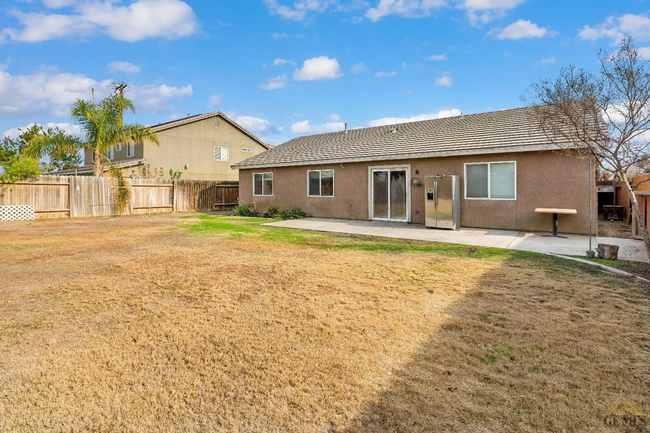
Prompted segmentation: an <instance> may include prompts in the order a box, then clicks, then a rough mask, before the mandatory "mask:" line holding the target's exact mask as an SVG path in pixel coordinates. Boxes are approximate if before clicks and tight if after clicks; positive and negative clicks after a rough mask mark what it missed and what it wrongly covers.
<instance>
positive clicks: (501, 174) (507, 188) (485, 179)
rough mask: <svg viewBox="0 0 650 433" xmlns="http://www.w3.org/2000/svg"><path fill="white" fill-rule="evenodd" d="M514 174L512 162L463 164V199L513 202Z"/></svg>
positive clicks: (514, 166) (514, 193)
mask: <svg viewBox="0 0 650 433" xmlns="http://www.w3.org/2000/svg"><path fill="white" fill-rule="evenodd" d="M516 174H517V167H516V164H515V163H514V162H489V163H484V164H465V198H469V199H472V198H477V199H489V200H514V199H515V198H516V196H517V194H516V185H517V181H516V177H517V176H516Z"/></svg>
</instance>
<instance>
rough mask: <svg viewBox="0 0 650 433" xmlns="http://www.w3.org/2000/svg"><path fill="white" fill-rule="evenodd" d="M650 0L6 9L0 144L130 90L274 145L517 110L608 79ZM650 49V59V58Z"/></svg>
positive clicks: (151, 109)
mask: <svg viewBox="0 0 650 433" xmlns="http://www.w3.org/2000/svg"><path fill="white" fill-rule="evenodd" d="M649 11H650V3H648V1H647V0H628V1H625V2H623V1H600V0H590V1H582V0H571V1H566V0H564V1H555V0H366V1H364V0H294V1H287V0H239V1H227V0H214V1H202V2H199V1H189V0H187V1H185V2H183V1H181V0H138V1H132V0H124V1H101V0H93V1H89V0H4V1H3V2H2V4H1V6H0V133H2V132H3V131H6V133H7V134H13V133H15V131H16V130H15V128H17V127H24V126H26V125H28V124H30V123H39V124H48V123H55V124H60V125H61V126H62V127H64V128H67V129H69V130H71V131H73V132H74V131H75V127H74V126H72V125H70V123H71V119H70V118H69V116H68V114H67V113H68V110H69V106H70V105H71V103H72V102H74V100H75V99H77V98H85V99H90V98H91V89H93V88H94V89H95V92H96V95H97V97H98V98H99V97H102V96H103V95H106V94H107V92H108V89H107V84H108V83H110V81H111V80H119V81H125V82H128V83H129V84H131V86H132V88H131V91H130V93H129V97H131V98H132V99H133V100H134V102H135V103H136V108H138V112H137V113H136V114H135V115H131V116H130V117H129V120H131V121H137V122H140V123H145V124H156V123H160V122H165V121H168V120H170V119H174V118H178V117H184V116H186V115H187V114H188V113H191V114H198V113H204V112H208V111H214V110H221V111H223V112H225V113H226V114H229V115H230V116H232V117H233V118H234V119H235V120H237V121H238V122H240V123H241V124H242V125H243V126H245V127H247V128H249V129H250V130H251V131H252V132H253V133H255V134H257V135H259V136H260V137H261V138H263V139H264V140H266V141H268V142H269V143H272V144H279V143H282V142H284V141H286V140H288V139H290V138H293V137H295V136H297V135H304V134H310V133H318V132H326V131H332V130H340V129H342V127H343V122H348V123H349V125H350V127H351V128H357V127H363V126H369V125H378V124H385V123H394V122H400V121H404V120H407V119H424V118H434V117H438V116H445V115H455V114H459V113H460V112H462V113H465V114H468V113H476V112H481V111H488V110H499V109H504V108H513V107H518V106H520V105H521V103H520V101H519V97H520V96H521V95H522V94H523V93H524V92H525V90H526V88H527V87H528V86H529V85H530V84H531V83H533V82H535V81H537V80H538V79H539V78H541V77H547V76H553V75H555V74H557V72H558V70H559V68H560V67H562V66H566V65H569V64H576V65H579V66H584V67H587V68H595V67H597V58H596V52H597V50H598V48H606V49H608V50H614V49H615V48H616V43H617V42H618V41H619V40H620V38H622V37H624V36H627V35H631V36H632V37H633V38H634V40H635V43H636V45H637V47H639V48H641V49H642V53H646V54H647V55H650V18H648V12H649ZM646 47H647V48H646Z"/></svg>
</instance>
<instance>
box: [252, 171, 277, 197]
mask: <svg viewBox="0 0 650 433" xmlns="http://www.w3.org/2000/svg"><path fill="white" fill-rule="evenodd" d="M258 174H259V175H261V176H262V194H255V175H258ZM265 174H270V175H271V194H264V175H265ZM273 194H275V179H274V178H273V172H272V171H263V172H260V173H253V197H273Z"/></svg>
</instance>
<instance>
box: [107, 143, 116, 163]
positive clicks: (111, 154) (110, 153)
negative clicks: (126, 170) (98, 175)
mask: <svg viewBox="0 0 650 433" xmlns="http://www.w3.org/2000/svg"><path fill="white" fill-rule="evenodd" d="M107 153H108V155H107V156H108V159H110V160H111V161H112V160H113V159H115V148H114V147H113V146H111V147H109V148H108V152H107Z"/></svg>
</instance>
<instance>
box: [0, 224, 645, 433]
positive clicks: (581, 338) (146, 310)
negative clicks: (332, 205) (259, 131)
mask: <svg viewBox="0 0 650 433" xmlns="http://www.w3.org/2000/svg"><path fill="white" fill-rule="evenodd" d="M197 221H202V222H201V223H197ZM251 221H253V220H236V219H232V218H214V219H212V217H204V218H203V219H199V220H197V219H177V218H173V217H154V218H140V217H138V218H135V217H134V218H123V219H119V220H77V221H37V222H34V223H31V224H15V225H12V226H11V227H9V228H7V226H0V229H1V230H2V231H1V232H0V236H2V240H3V242H2V246H0V251H1V252H2V257H3V263H2V266H3V268H2V269H3V285H2V286H0V298H1V299H3V303H0V413H2V414H3V415H2V417H0V430H2V431H44V430H48V431H84V430H93V431H147V430H162V431H239V432H268V431H291V432H314V431H316V432H318V431H321V432H326V431H373V432H374V431H422V432H425V431H529V432H533V431H542V430H547V431H548V430H553V431H562V429H566V430H567V431H605V430H606V429H605V427H604V425H603V423H602V416H603V414H604V412H605V411H606V410H607V408H608V407H609V406H610V405H611V404H612V403H613V402H614V401H615V400H616V398H617V397H618V396H619V395H624V396H625V397H626V398H628V399H629V400H632V401H634V402H636V403H637V404H638V405H639V406H641V408H642V409H644V410H646V411H650V407H648V402H649V401H650V391H648V390H649V389H650V368H648V366H649V362H650V359H649V356H650V355H649V354H648V347H649V346H650V340H649V337H648V336H649V335H650V325H649V324H650V320H648V319H650V315H649V307H650V302H649V301H648V297H647V296H646V295H645V294H644V293H643V291H642V289H641V288H640V287H639V286H637V285H636V283H635V282H634V281H632V280H629V279H624V278H619V277H614V276H610V275H607V274H602V273H599V272H597V271H595V270H594V269H591V268H590V267H587V266H586V265H585V267H581V266H578V265H576V266H574V265H573V264H570V263H565V262H563V261H561V260H558V259H554V258H545V257H543V256H537V255H530V254H528V255H526V254H521V255H518V254H520V253H514V252H502V251H497V250H491V249H476V248H473V249H471V251H469V250H468V249H463V248H459V247H454V246H447V247H445V246H432V245H431V244H426V245H425V244H422V243H413V242H399V241H381V242H380V241H377V240H375V241H374V242H373V241H371V240H368V239H362V238H351V237H344V236H332V235H324V234H316V233H313V234H312V233H301V232H295V231H289V230H284V229H274V228H259V226H257V225H256V223H254V222H251ZM427 248H429V249H427Z"/></svg>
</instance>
